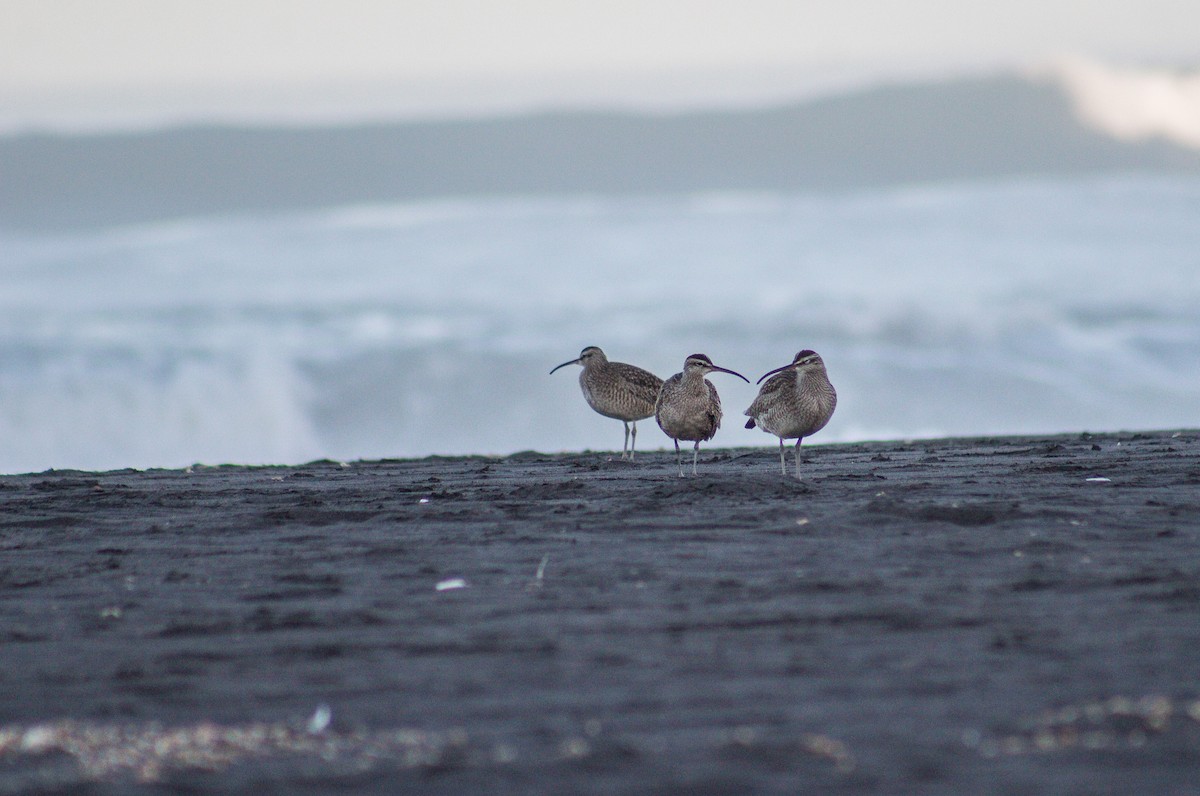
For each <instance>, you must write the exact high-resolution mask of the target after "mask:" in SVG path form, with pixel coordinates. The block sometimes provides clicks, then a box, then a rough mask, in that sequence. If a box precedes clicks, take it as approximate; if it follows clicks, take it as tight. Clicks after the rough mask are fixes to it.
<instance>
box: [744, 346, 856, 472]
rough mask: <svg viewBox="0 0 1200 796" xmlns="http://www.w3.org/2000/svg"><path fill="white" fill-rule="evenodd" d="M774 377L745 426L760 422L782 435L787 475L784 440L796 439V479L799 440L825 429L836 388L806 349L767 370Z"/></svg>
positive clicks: (822, 365) (781, 458) (765, 428)
mask: <svg viewBox="0 0 1200 796" xmlns="http://www.w3.org/2000/svg"><path fill="white" fill-rule="evenodd" d="M768 376H770V377H771V378H770V379H768V380H767V383H766V384H763V386H762V389H761V390H759V391H758V397H757V398H755V399H754V403H752V404H750V408H749V409H747V410H746V414H747V415H749V416H750V420H749V421H747V423H746V428H754V426H755V424H757V425H758V426H759V427H760V428H761V429H762V430H763V431H765V432H767V433H768V434H774V435H775V436H777V437H779V469H780V470H781V471H782V472H783V474H784V475H787V464H786V461H785V458H784V452H783V441H784V440H785V439H793V438H795V440H796V478H799V477H800V443H801V442H802V441H803V440H804V438H805V437H808V436H811V435H813V434H816V433H817V432H818V431H820V430H821V429H823V428H825V424H826V423H828V422H829V418H831V417H833V410H834V409H835V408H836V407H837V391H836V390H834V389H833V385H832V384H830V383H829V374H827V373H826V372H825V361H824V360H822V359H821V355H820V354H818V353H817V352H816V351H810V350H808V349H807V348H806V349H804V350H803V351H801V352H800V353H798V354H796V357H795V358H794V359H793V360H792V361H791V364H788V365H784V366H783V367H781V368H775V370H772V371H770V372H768V373H764V374H763V377H762V379H759V380H758V383H759V384H762V380H763V379H766V378H767V377H768Z"/></svg>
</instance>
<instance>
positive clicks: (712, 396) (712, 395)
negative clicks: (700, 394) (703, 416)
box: [704, 379, 721, 439]
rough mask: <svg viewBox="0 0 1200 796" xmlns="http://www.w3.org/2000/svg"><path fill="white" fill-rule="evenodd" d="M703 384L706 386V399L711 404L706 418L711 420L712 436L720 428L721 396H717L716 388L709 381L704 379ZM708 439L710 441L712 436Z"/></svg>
mask: <svg viewBox="0 0 1200 796" xmlns="http://www.w3.org/2000/svg"><path fill="white" fill-rule="evenodd" d="M704 383H705V384H707V385H708V397H709V400H710V401H711V402H712V403H711V404H710V405H711V407H712V408H711V409H710V410H709V412H708V417H709V419H710V420H712V428H713V434H715V433H717V429H718V428H720V427H721V396H719V395H717V388H716V387H714V386H713V383H712V382H711V381H709V380H708V379H705V380H704ZM709 439H712V435H709Z"/></svg>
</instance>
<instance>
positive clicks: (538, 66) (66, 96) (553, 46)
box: [0, 0, 1200, 114]
mask: <svg viewBox="0 0 1200 796" xmlns="http://www.w3.org/2000/svg"><path fill="white" fill-rule="evenodd" d="M0 20H3V22H2V24H0V98H3V97H8V98H9V102H10V104H11V107H17V106H18V105H21V106H22V107H26V108H30V109H31V108H37V107H40V108H42V109H43V110H45V109H46V108H47V107H50V106H52V105H53V104H54V103H59V104H70V103H71V102H72V101H78V100H79V98H80V97H84V96H87V95H94V96H104V97H110V98H111V97H113V96H117V95H119V94H120V93H121V92H128V91H130V90H132V91H134V92H135V93H136V92H142V95H143V99H144V100H145V98H146V97H153V98H157V99H156V100H155V101H161V102H163V103H166V104H171V103H174V104H175V105H174V107H176V108H177V109H178V108H183V107H186V105H187V100H186V98H187V97H192V98H193V100H194V101H195V102H197V103H199V104H200V105H203V106H205V107H213V106H214V105H219V104H220V97H221V96H222V95H223V93H224V92H232V93H231V94H230V96H233V95H238V96H240V97H241V98H242V101H246V102H251V101H255V102H257V101H263V102H266V103H267V104H269V103H270V99H269V97H271V96H275V95H279V96H282V95H280V94H279V92H281V91H283V92H284V93H285V94H286V91H288V90H291V91H297V92H298V91H301V90H311V89H318V90H320V89H322V87H324V88H325V89H326V90H327V91H328V90H329V87H331V86H332V87H334V88H335V89H336V91H337V92H341V93H342V94H343V97H342V99H343V100H345V101H346V103H347V104H352V103H351V100H350V99H348V98H346V97H345V93H346V91H347V87H348V86H353V85H356V84H364V85H365V84H372V85H385V84H392V85H393V86H398V85H406V86H409V87H410V89H411V91H410V94H409V96H408V99H409V100H410V101H411V102H412V103H413V104H414V105H420V104H421V102H422V94H421V92H420V90H418V89H419V88H420V87H424V90H425V95H424V97H423V101H425V102H426V103H427V104H431V105H436V104H437V102H438V101H441V102H443V103H446V104H447V105H453V104H454V101H453V96H457V97H459V102H460V104H464V103H465V104H467V105H469V104H470V103H471V102H472V101H478V102H480V103H481V104H484V105H486V104H487V103H488V102H489V101H498V95H502V94H506V93H507V94H508V95H510V98H511V99H513V100H514V101H522V100H524V101H529V102H537V101H538V100H539V99H540V100H542V101H552V102H562V101H567V102H569V101H572V100H573V99H574V100H577V101H579V100H581V101H582V102H583V103H584V104H586V102H587V101H606V100H614V99H616V100H620V99H621V98H622V97H623V96H624V97H626V98H633V99H636V100H644V99H646V98H647V96H646V95H647V92H650V93H652V91H653V90H658V91H660V92H666V93H670V92H671V91H672V90H673V87H674V88H677V89H678V90H679V91H680V92H681V93H683V94H688V96H689V97H692V96H694V97H695V98H698V99H700V100H703V99H704V96H705V92H709V93H710V94H711V95H712V96H713V97H714V98H717V99H722V98H723V99H729V98H730V96H729V95H733V94H736V93H737V92H738V91H742V90H744V91H746V92H747V93H748V95H754V94H755V92H759V93H762V94H763V95H764V96H767V95H769V94H770V93H771V92H770V86H769V85H767V84H770V83H771V82H772V81H774V84H775V89H776V90H777V91H778V92H786V91H788V90H793V89H796V90H799V89H801V88H803V86H804V85H805V84H806V83H810V84H812V85H816V86H819V85H821V84H822V83H823V82H824V83H831V82H837V81H838V80H842V79H855V78H859V79H867V78H879V77H887V76H888V75H889V74H896V75H901V76H903V75H905V74H922V75H930V74H945V73H953V72H956V71H963V70H973V71H978V70H980V69H995V68H1002V67H1009V66H1024V65H1029V64H1033V63H1036V62H1038V61H1041V60H1044V59H1046V58H1049V57H1053V56H1056V55H1062V54H1072V55H1082V56H1086V57H1090V58H1096V59H1100V60H1104V61H1116V62H1123V63H1127V64H1128V63H1147V64H1156V65H1162V64H1166V65H1180V66H1192V65H1196V64H1198V63H1200V2H1197V1H1196V0H1138V2H1132V1H1131V0H971V1H966V0H837V1H836V2H828V0H827V1H826V2H821V3H813V2H798V1H797V0H732V1H731V2H704V0H605V1H604V2H586V3H584V2H572V1H571V0H496V1H495V2H467V1H466V0H329V2H313V1H312V0H174V1H173V0H0ZM239 92H240V94H239ZM402 94H403V91H401V92H399V94H396V95H394V96H400V95H402ZM435 95H436V96H435ZM290 96H291V97H292V100H288V101H296V100H297V98H298V97H300V96H302V95H301V94H292V95H290ZM372 96H373V95H369V94H365V95H363V96H362V97H360V98H359V100H360V101H361V102H366V103H369V102H371V101H372V98H371V97H372ZM751 98H753V97H752V96H751ZM402 99H403V98H402V97H401V100H402ZM146 101H148V100H146ZM22 103H23V105H22ZM401 104H402V102H401ZM15 112H17V111H10V114H11V113H15Z"/></svg>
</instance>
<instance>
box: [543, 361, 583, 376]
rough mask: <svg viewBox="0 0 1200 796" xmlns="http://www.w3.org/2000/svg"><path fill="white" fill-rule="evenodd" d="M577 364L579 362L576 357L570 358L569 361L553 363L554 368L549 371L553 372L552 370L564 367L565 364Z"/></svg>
mask: <svg viewBox="0 0 1200 796" xmlns="http://www.w3.org/2000/svg"><path fill="white" fill-rule="evenodd" d="M578 364H579V360H578V359H572V360H571V361H570V362H564V363H562V364H561V365H555V366H554V368H553V369H551V371H550V372H551V373H553V372H554V371H556V370H558V369H559V368H565V367H566V366H567V365H578Z"/></svg>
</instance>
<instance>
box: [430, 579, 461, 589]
mask: <svg viewBox="0 0 1200 796" xmlns="http://www.w3.org/2000/svg"><path fill="white" fill-rule="evenodd" d="M434 588H436V589H437V590H438V591H450V590H451V589H465V588H467V582H466V581H465V580H463V579H462V578H447V579H446V580H440V581H438V584H437V586H435V587H434Z"/></svg>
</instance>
